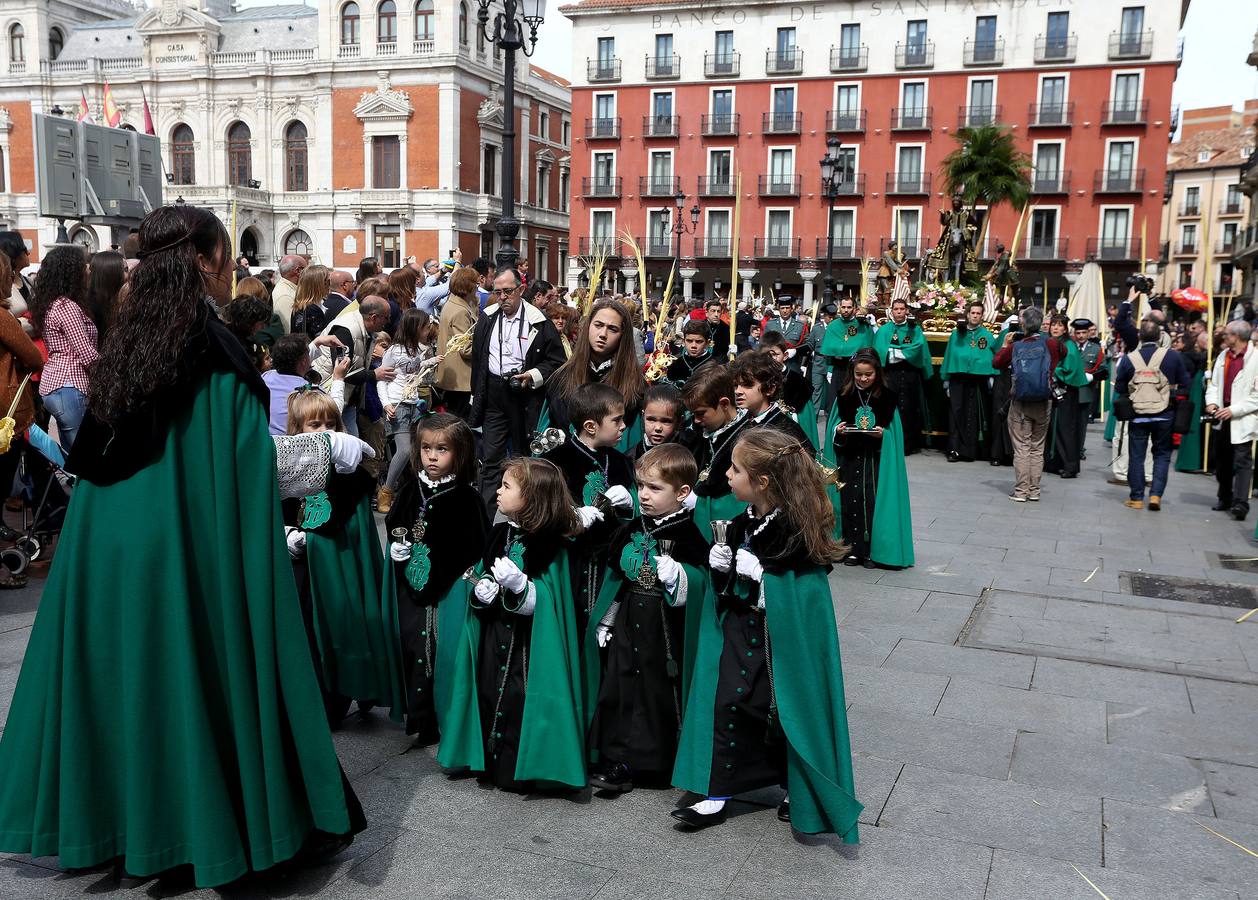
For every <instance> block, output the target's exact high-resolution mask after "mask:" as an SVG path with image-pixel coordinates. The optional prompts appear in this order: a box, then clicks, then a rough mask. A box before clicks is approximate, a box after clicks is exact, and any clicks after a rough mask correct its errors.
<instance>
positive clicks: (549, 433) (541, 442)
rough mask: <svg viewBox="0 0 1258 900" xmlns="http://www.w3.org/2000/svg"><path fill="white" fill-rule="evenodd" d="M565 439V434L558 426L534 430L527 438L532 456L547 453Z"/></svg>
mask: <svg viewBox="0 0 1258 900" xmlns="http://www.w3.org/2000/svg"><path fill="white" fill-rule="evenodd" d="M565 440H567V435H565V434H564V433H563V431H562V430H560V429H558V428H547V429H546V430H545V431H539V432H535V433H534V434H533V436H532V438H531V439H530V440H529V452H530V453H532V454H533V455H534V456H541V455H542V454H543V453H549V452H550V451H551V450H554V449H555V448H556V447H558V446H560V445H562V444H563V442H564V441H565Z"/></svg>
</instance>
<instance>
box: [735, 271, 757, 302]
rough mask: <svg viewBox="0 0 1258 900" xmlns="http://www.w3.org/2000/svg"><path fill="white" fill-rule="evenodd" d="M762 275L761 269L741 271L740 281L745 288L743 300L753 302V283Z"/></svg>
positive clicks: (739, 272)
mask: <svg viewBox="0 0 1258 900" xmlns="http://www.w3.org/2000/svg"><path fill="white" fill-rule="evenodd" d="M759 274H760V270H759V269H739V270H738V280H739V282H740V283H741V284H742V286H743V299H744V300H746V301H747V302H748V303H750V302H751V288H752V281H753V280H754V279H755V277H756V276H757V275H759Z"/></svg>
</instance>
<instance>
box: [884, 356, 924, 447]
mask: <svg viewBox="0 0 1258 900" xmlns="http://www.w3.org/2000/svg"><path fill="white" fill-rule="evenodd" d="M883 374H884V377H885V378H886V381H887V387H888V388H889V389H890V390H891V391H892V393H894V394H895V396H896V397H898V398H899V399H898V402H899V404H900V424H901V425H902V426H903V428H904V455H905V456H908V455H909V454H911V453H916V452H917V451H918V450H921V449H922V446H923V443H924V438H923V436H922V431H923V429H924V428H925V422H926V417H925V394H924V392H923V390H922V370H921V369H919V368H918V367H917V366H915V365H913V364H912V363H910V362H895V363H889V364H888V365H887V366H886V367H885V368H884V369H883Z"/></svg>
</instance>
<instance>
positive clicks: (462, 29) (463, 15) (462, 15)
mask: <svg viewBox="0 0 1258 900" xmlns="http://www.w3.org/2000/svg"><path fill="white" fill-rule="evenodd" d="M459 43H460V44H462V45H463V46H464V47H466V46H467V4H466V3H460V4H459Z"/></svg>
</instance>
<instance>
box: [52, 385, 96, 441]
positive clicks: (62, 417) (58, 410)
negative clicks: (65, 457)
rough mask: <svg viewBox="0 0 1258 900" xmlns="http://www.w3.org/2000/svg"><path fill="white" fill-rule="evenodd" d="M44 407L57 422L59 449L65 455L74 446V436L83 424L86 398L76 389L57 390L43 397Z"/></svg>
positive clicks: (68, 387)
mask: <svg viewBox="0 0 1258 900" xmlns="http://www.w3.org/2000/svg"><path fill="white" fill-rule="evenodd" d="M44 406H46V407H48V411H49V412H50V413H52V417H53V418H54V419H56V420H57V436H58V438H59V439H60V441H61V449H62V450H65V451H66V452H67V453H68V452H69V451H70V447H71V446H73V445H74V438H75V435H77V434H78V433H79V426H80V425H82V424H83V416H84V415H86V414H87V397H86V396H84V394H83V392H82V391H80V390H79V389H78V388H76V387H70V386H68V385H67V386H66V387H62V388H57V389H56V390H55V391H53V392H52V393H51V394H48V395H46V396H45V397H44Z"/></svg>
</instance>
